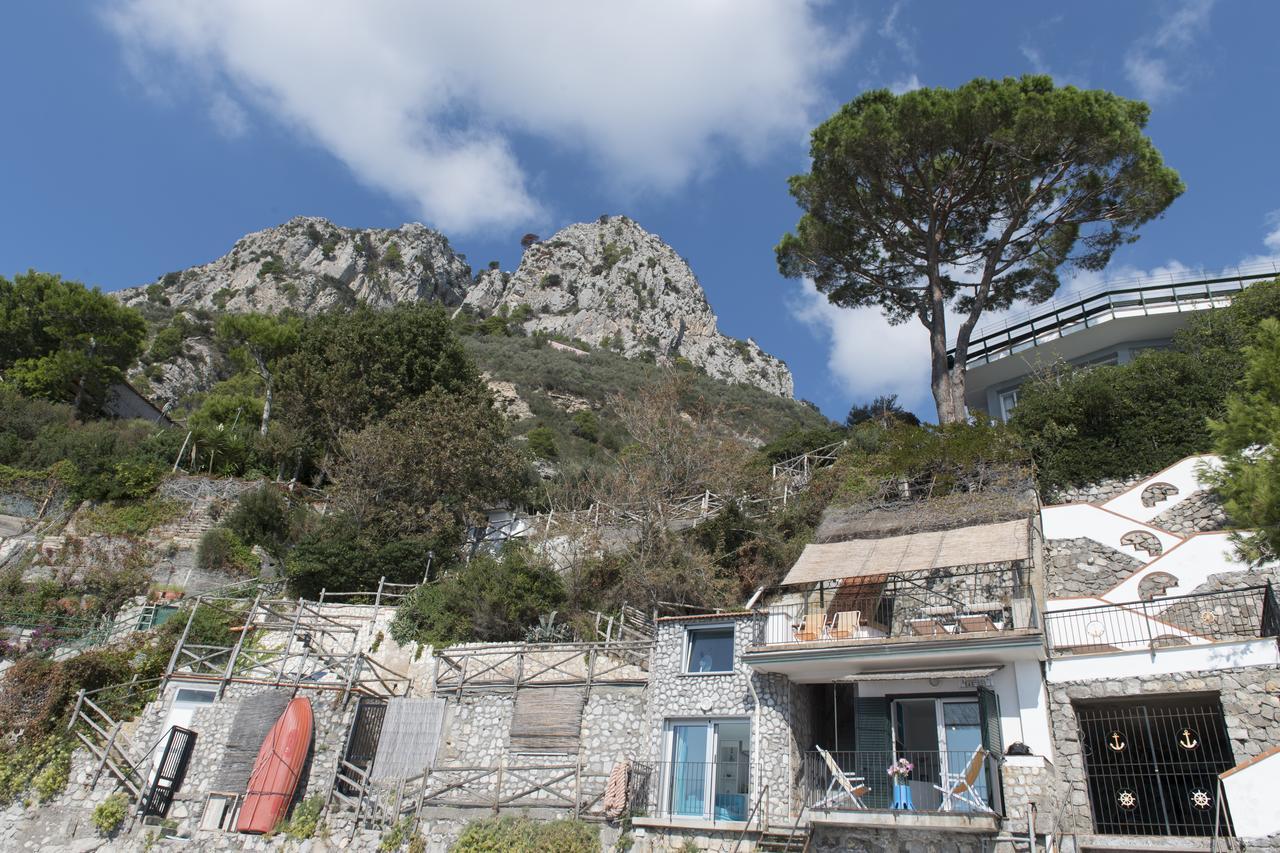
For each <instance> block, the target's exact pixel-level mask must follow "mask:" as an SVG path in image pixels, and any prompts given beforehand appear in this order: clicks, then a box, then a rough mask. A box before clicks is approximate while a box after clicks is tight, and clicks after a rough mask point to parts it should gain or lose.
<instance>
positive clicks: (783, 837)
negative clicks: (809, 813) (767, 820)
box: [755, 826, 811, 853]
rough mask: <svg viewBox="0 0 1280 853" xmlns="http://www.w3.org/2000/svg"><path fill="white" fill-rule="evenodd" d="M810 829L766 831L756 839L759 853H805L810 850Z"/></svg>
mask: <svg viewBox="0 0 1280 853" xmlns="http://www.w3.org/2000/svg"><path fill="white" fill-rule="evenodd" d="M810 833H811V828H810V827H807V826H806V827H795V826H793V827H790V828H789V829H766V830H765V831H763V832H761V833H760V836H759V837H758V838H757V839H756V846H755V849H756V851H758V853H765V851H768V853H804V851H806V850H808V849H809V835H810Z"/></svg>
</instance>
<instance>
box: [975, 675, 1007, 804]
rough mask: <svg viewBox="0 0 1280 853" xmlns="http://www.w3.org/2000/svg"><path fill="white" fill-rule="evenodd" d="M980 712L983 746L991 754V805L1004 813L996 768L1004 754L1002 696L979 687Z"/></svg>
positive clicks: (988, 768) (1002, 797)
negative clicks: (1001, 727) (1001, 712)
mask: <svg viewBox="0 0 1280 853" xmlns="http://www.w3.org/2000/svg"><path fill="white" fill-rule="evenodd" d="M978 714H979V722H980V723H981V725H982V746H983V747H984V748H985V749H986V750H987V752H988V753H989V754H990V757H989V758H988V759H987V768H986V774H987V790H988V791H989V792H990V799H991V801H990V805H991V807H992V808H993V809H995V810H996V811H997V812H999V813H1001V814H1003V813H1004V807H1003V803H1004V792H1003V791H1002V790H1001V789H1000V774H999V773H998V772H997V771H996V769H995V768H996V767H998V766H999V762H1000V758H1001V757H1002V756H1003V755H1004V737H1003V736H1002V734H1001V732H1000V697H999V696H997V695H996V694H995V691H993V690H989V689H988V688H986V687H979V688H978Z"/></svg>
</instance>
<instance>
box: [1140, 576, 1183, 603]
mask: <svg viewBox="0 0 1280 853" xmlns="http://www.w3.org/2000/svg"><path fill="white" fill-rule="evenodd" d="M1177 585H1178V579H1177V578H1175V577H1174V576H1173V575H1171V574H1169V573H1168V572H1152V573H1151V574H1149V575H1147V576H1146V577H1145V578H1143V579H1142V580H1140V581H1138V598H1140V599H1142V600H1143V601H1150V600H1151V599H1153V598H1157V597H1159V596H1162V595H1164V594H1165V593H1167V592H1168V591H1169V590H1170V589H1171V588H1172V587H1175V586H1177Z"/></svg>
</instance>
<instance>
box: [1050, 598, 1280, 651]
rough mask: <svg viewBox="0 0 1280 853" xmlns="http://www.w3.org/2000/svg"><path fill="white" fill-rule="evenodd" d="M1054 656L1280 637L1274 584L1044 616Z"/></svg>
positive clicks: (1279, 612) (1102, 606) (1070, 609)
mask: <svg viewBox="0 0 1280 853" xmlns="http://www.w3.org/2000/svg"><path fill="white" fill-rule="evenodd" d="M1044 625H1045V635H1046V640H1047V643H1048V646H1049V652H1050V654H1051V655H1052V656H1053V657H1054V658H1064V657H1077V656H1083V655H1098V654H1114V653H1120V652H1132V651H1143V652H1154V651H1156V650H1159V649H1172V648H1184V647H1196V646H1211V645H1216V644H1220V643H1230V642H1239V641H1246V640H1257V639H1260V638H1264V637H1276V636H1280V610H1278V609H1277V606H1276V597H1275V592H1274V590H1273V589H1272V588H1271V585H1270V584H1266V585H1264V586H1250V587H1242V588H1240V589H1229V590H1222V591H1220V592H1205V593H1193V594H1190V595H1173V596H1167V597H1161V598H1152V599H1149V600H1142V601H1127V602H1123V603H1118V604H1099V605H1091V606H1088V607H1072V608H1067V609H1059V610H1053V611H1051V612H1048V613H1046V614H1045V615H1044Z"/></svg>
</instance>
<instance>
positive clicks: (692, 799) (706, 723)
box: [665, 720, 751, 820]
mask: <svg viewBox="0 0 1280 853" xmlns="http://www.w3.org/2000/svg"><path fill="white" fill-rule="evenodd" d="M667 738H668V744H669V745H668V750H669V751H668V755H669V756H670V759H669V761H668V765H667V768H668V769H667V774H666V775H667V782H666V785H665V788H666V791H667V808H668V811H669V813H670V814H672V815H673V816H676V817H690V818H701V819H703V820H746V819H747V809H748V807H749V804H748V802H747V799H748V794H749V791H750V783H751V769H750V768H751V751H750V750H751V747H750V744H751V724H750V722H749V721H747V720H689V721H680V722H672V723H669V724H668V726H667Z"/></svg>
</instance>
